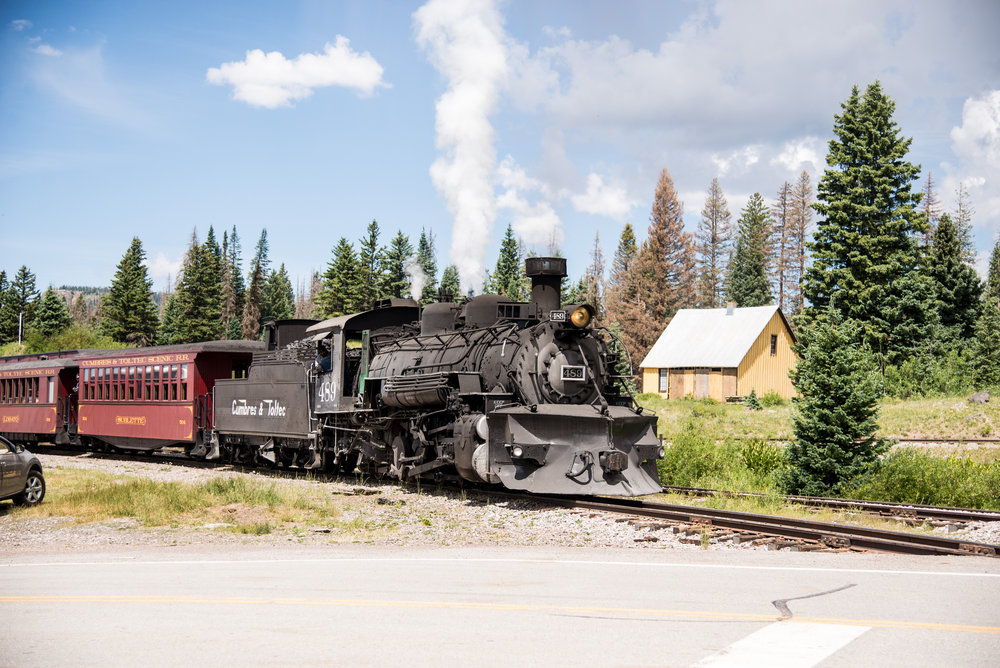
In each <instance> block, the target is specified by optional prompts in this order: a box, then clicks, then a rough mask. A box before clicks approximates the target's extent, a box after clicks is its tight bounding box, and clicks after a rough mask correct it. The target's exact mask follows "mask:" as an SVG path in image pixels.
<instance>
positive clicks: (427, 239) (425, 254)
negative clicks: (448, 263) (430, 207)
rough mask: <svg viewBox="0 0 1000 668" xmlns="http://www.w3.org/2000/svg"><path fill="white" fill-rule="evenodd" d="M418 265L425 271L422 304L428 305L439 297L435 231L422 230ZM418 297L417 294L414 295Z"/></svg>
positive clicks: (418, 245)
mask: <svg viewBox="0 0 1000 668" xmlns="http://www.w3.org/2000/svg"><path fill="white" fill-rule="evenodd" d="M417 265H419V267H420V270H421V271H423V272H424V277H425V279H426V280H425V282H424V289H423V290H422V291H421V293H420V299H419V301H420V304H421V306H427V305H428V304H430V303H431V302H433V301H434V300H435V298H436V297H437V259H436V258H435V257H434V232H433V231H431V232H425V231H424V230H423V228H421V230H420V241H419V242H418V243H417ZM414 297H416V295H414Z"/></svg>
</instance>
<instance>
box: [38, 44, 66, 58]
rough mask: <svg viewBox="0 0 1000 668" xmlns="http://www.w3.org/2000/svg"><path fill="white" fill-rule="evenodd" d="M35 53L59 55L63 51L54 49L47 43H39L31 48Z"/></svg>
mask: <svg viewBox="0 0 1000 668" xmlns="http://www.w3.org/2000/svg"><path fill="white" fill-rule="evenodd" d="M31 50H32V51H34V52H35V53H40V54H42V55H43V56H61V55H63V52H62V51H60V50H59V49H56V48H54V47H52V46H49V45H48V44H39V45H38V46H36V47H34V48H32V49H31Z"/></svg>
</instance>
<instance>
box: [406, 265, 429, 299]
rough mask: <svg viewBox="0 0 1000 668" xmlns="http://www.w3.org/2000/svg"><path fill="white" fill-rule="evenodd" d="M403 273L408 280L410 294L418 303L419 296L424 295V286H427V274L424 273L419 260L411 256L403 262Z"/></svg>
mask: <svg viewBox="0 0 1000 668" xmlns="http://www.w3.org/2000/svg"><path fill="white" fill-rule="evenodd" d="M403 271H405V272H406V276H407V277H408V278H409V279H410V294H411V295H413V298H414V299H416V300H417V301H420V295H422V294H424V286H425V285H427V274H425V273H424V269H423V267H421V266H420V262H419V260H417V258H416V257H415V256H413V255H411V256H410V257H408V258H406V259H405V260H404V261H403Z"/></svg>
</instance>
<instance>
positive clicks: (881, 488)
mask: <svg viewBox="0 0 1000 668" xmlns="http://www.w3.org/2000/svg"><path fill="white" fill-rule="evenodd" d="M998 489H1000V460H994V461H992V462H977V461H973V460H971V459H967V458H964V457H948V458H941V457H935V456H934V455H931V454H927V453H924V452H920V451H918V450H913V449H909V448H906V449H900V450H896V451H894V452H892V453H890V454H889V455H887V456H886V457H885V458H884V459H882V460H881V461H880V462H879V463H878V465H877V466H875V467H874V468H873V469H872V471H871V472H870V474H869V475H867V476H865V477H864V478H863V479H862V480H859V481H856V484H855V485H854V486H853V487H852V488H850V489H849V490H848V496H849V497H851V498H855V499H870V500H874V501H891V502H896V503H923V504H930V505H944V506H961V507H963V508H990V509H994V510H1000V497H998V496H997V490H998Z"/></svg>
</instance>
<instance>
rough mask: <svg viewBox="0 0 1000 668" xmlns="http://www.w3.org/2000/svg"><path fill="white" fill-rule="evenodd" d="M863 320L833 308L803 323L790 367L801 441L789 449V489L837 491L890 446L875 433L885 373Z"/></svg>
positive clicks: (797, 435) (798, 491) (795, 426)
mask: <svg viewBox="0 0 1000 668" xmlns="http://www.w3.org/2000/svg"><path fill="white" fill-rule="evenodd" d="M860 334H861V332H860V327H859V326H858V325H857V324H856V323H853V322H850V321H844V320H843V319H842V316H841V315H840V313H839V311H837V310H835V309H834V308H832V307H827V314H826V317H825V318H823V319H819V318H816V319H814V320H813V321H812V322H811V323H810V324H809V325H807V326H805V327H803V328H801V329H800V330H799V343H798V344H797V352H798V353H799V355H800V359H799V362H798V364H797V365H796V366H795V368H794V369H793V370H792V372H791V377H792V383H793V384H794V385H795V389H796V390H798V393H799V396H797V397H794V398H793V399H792V403H793V404H794V406H795V411H794V413H793V415H792V425H793V426H792V429H793V432H794V434H795V440H794V441H792V443H790V444H789V445H788V447H787V449H786V450H785V457H786V459H787V461H788V464H789V467H788V469H786V471H785V473H784V475H783V477H782V486H783V487H784V489H785V491H786V492H788V493H790V494H807V495H813V496H830V495H832V494H836V493H839V492H842V491H843V490H844V488H845V487H846V486H847V484H849V483H850V481H852V480H855V479H857V478H858V477H860V476H861V475H863V474H864V473H866V472H867V471H868V470H869V469H870V468H871V467H872V466H873V465H874V464H875V463H876V461H877V460H878V457H879V456H880V455H881V454H882V453H884V452H885V451H886V450H888V448H889V443H887V442H886V441H884V440H882V439H879V438H877V437H876V433H877V432H878V422H877V421H878V413H879V399H880V398H881V396H882V390H883V386H882V377H881V376H880V375H879V373H878V370H877V367H876V366H875V362H874V359H873V358H872V356H871V353H870V352H869V350H868V349H867V347H866V346H865V345H864V344H862V343H859V341H860V338H861V337H860Z"/></svg>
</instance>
